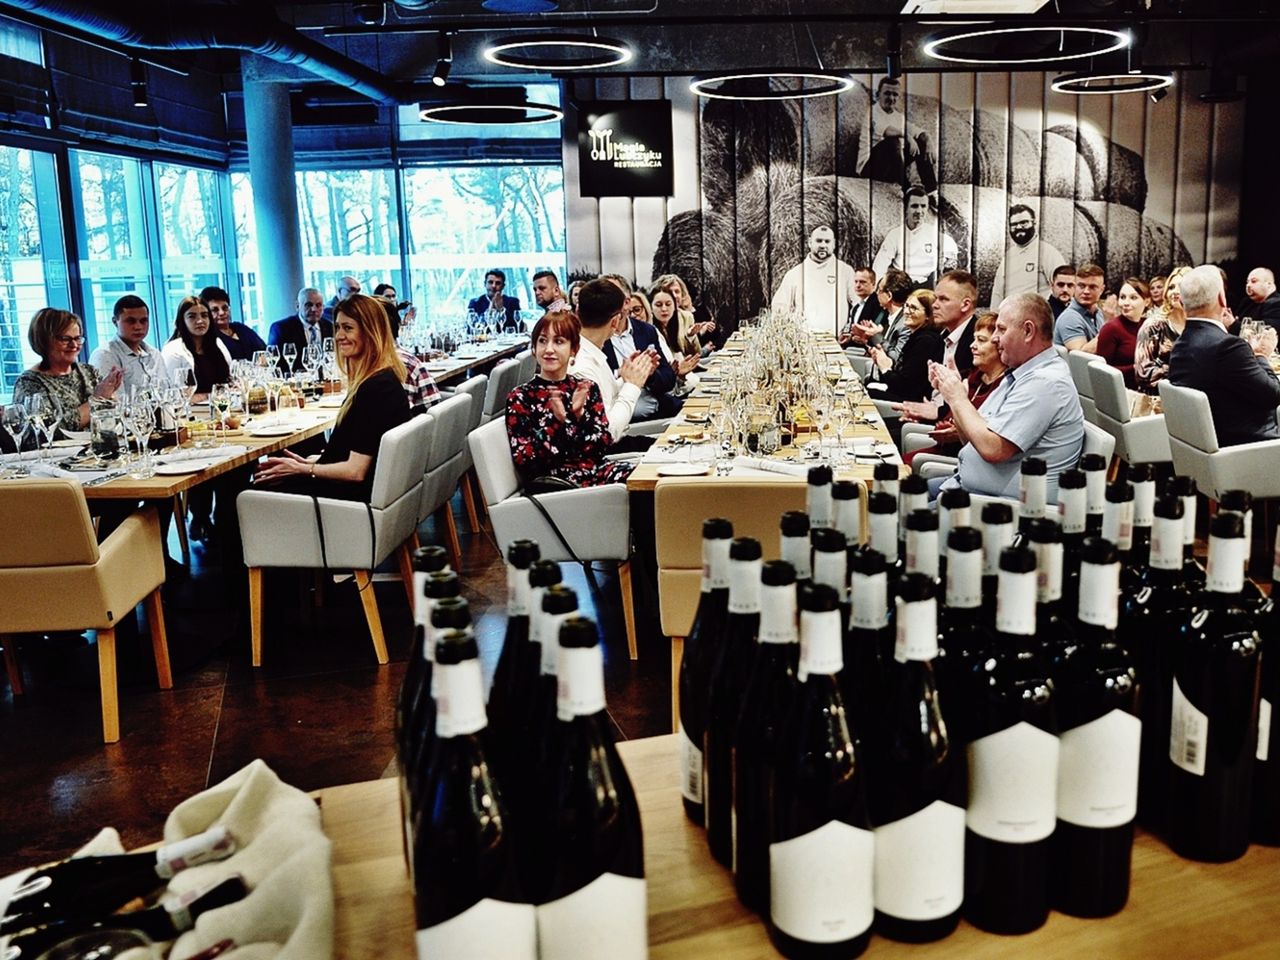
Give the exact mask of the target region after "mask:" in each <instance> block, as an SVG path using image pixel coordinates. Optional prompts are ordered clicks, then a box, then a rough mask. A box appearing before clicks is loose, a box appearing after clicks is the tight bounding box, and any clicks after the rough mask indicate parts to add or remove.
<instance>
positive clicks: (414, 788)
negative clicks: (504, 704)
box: [405, 584, 471, 839]
mask: <svg viewBox="0 0 1280 960" xmlns="http://www.w3.org/2000/svg"><path fill="white" fill-rule="evenodd" d="M428 586H430V584H428ZM470 628H471V608H470V606H469V605H468V603H467V601H466V600H464V599H462V597H441V598H440V599H438V600H433V601H432V606H431V633H430V637H431V645H432V647H434V648H437V649H438V648H439V643H438V639H439V637H440V635H441V633H442V632H443V631H445V630H469V629H470ZM439 697H440V681H439V678H438V677H437V676H436V671H435V668H434V666H433V667H432V670H431V679H430V682H429V683H428V684H427V685H426V692H425V694H424V695H423V696H422V697H421V701H420V703H419V705H418V708H417V710H416V711H415V713H414V717H413V722H414V723H415V724H416V725H417V734H416V737H415V740H414V743H413V749H412V750H411V752H410V755H409V763H410V766H408V767H407V768H406V772H405V782H406V784H405V785H406V790H407V793H408V799H409V805H408V808H407V813H408V816H409V823H410V824H411V825H412V824H416V823H417V814H418V811H419V809H420V807H421V805H422V803H423V802H425V801H426V798H427V797H428V796H429V794H430V792H431V763H432V759H433V757H434V756H435V746H436V730H437V728H438V727H439V724H438V723H437V722H436V713H437V708H438V705H439ZM407 836H408V837H409V838H410V839H412V836H413V831H412V829H410V830H409V831H408V834H407Z"/></svg>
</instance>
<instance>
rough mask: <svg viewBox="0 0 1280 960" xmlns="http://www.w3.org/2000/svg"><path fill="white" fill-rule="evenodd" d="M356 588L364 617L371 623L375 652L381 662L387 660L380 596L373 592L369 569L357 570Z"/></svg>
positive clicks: (370, 630)
mask: <svg viewBox="0 0 1280 960" xmlns="http://www.w3.org/2000/svg"><path fill="white" fill-rule="evenodd" d="M355 575H356V588H357V589H358V590H359V591H360V603H361V605H362V606H363V607H364V618H365V620H367V621H368V623H369V634H370V636H372V637H373V652H374V653H375V654H376V655H377V657H378V662H379V663H386V662H387V641H386V638H385V637H383V635H382V617H380V616H379V615H378V598H377V597H376V596H375V595H374V592H373V578H371V577H370V576H369V571H368V570H357V571H355Z"/></svg>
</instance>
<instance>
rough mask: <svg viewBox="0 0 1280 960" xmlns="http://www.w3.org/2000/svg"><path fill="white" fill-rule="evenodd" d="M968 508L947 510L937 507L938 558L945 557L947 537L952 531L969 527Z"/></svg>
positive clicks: (940, 506)
mask: <svg viewBox="0 0 1280 960" xmlns="http://www.w3.org/2000/svg"><path fill="white" fill-rule="evenodd" d="M969 513H970V511H969V508H968V507H955V508H954V509H949V508H947V507H944V506H942V505H941V504H939V505H938V558H939V559H942V558H943V557H945V556H946V555H947V537H949V536H950V535H951V531H952V530H956V529H958V528H960V527H967V526H969Z"/></svg>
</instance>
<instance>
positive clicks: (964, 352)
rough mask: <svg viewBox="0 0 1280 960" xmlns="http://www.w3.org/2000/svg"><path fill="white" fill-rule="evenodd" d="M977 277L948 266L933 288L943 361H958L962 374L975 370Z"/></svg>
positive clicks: (934, 316)
mask: <svg viewBox="0 0 1280 960" xmlns="http://www.w3.org/2000/svg"><path fill="white" fill-rule="evenodd" d="M977 302H978V281H977V279H975V277H974V276H973V274H972V273H970V272H969V271H967V270H948V271H947V272H946V273H944V274H943V275H942V276H941V277H939V278H938V282H937V284H936V285H935V286H934V288H933V323H934V326H936V327H937V328H938V329H939V330H941V331H942V332H943V342H944V346H945V347H946V349H945V352H944V353H943V355H942V362H943V363H944V364H951V363H954V364H955V368H956V372H957V373H959V374H960V376H961V377H967V376H969V372H970V371H971V370H973V308H974V304H976V303H977Z"/></svg>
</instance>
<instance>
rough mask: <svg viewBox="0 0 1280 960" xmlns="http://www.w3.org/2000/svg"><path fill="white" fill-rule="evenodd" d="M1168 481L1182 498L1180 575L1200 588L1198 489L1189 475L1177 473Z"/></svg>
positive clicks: (1189, 583)
mask: <svg viewBox="0 0 1280 960" xmlns="http://www.w3.org/2000/svg"><path fill="white" fill-rule="evenodd" d="M1169 483H1170V489H1171V490H1172V491H1173V493H1174V494H1175V495H1176V496H1178V497H1181V498H1182V576H1183V577H1184V578H1185V579H1186V581H1187V586H1189V587H1192V588H1194V589H1200V588H1201V587H1203V586H1204V578H1205V571H1204V567H1202V566H1200V562H1199V561H1198V560H1196V554H1195V549H1196V510H1197V508H1198V506H1199V491H1198V490H1197V489H1196V482H1195V480H1193V479H1192V478H1191V477H1184V476H1181V475H1177V476H1175V477H1174V478H1173V479H1172V480H1171V481H1170V482H1169Z"/></svg>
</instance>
